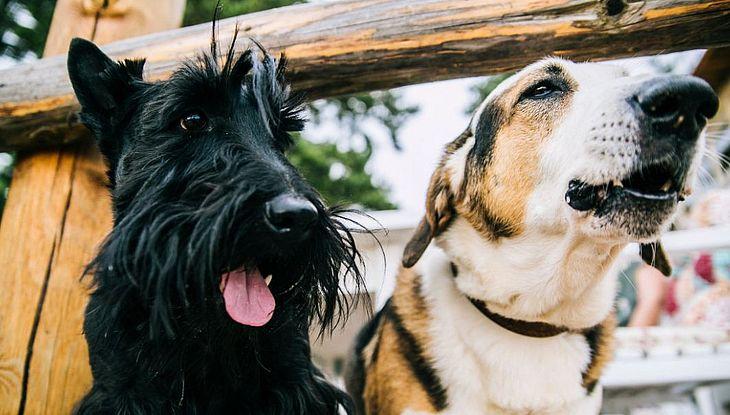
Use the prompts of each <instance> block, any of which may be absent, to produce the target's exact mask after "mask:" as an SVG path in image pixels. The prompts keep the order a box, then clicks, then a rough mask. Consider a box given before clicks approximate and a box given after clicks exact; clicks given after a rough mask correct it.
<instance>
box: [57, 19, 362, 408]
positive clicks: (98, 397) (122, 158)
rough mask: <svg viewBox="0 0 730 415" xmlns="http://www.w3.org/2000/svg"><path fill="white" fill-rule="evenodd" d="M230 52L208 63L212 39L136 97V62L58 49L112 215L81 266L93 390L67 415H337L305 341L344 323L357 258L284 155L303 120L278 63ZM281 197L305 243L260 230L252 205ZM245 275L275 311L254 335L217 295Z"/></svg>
mask: <svg viewBox="0 0 730 415" xmlns="http://www.w3.org/2000/svg"><path fill="white" fill-rule="evenodd" d="M214 30H215V29H214ZM233 44H235V38H234V40H233V42H232V44H231V47H230V49H229V51H228V53H227V54H226V56H223V57H220V56H218V52H217V48H216V40H215V38H214V39H213V43H212V45H213V46H212V47H211V52H210V53H206V54H202V55H201V56H199V57H198V58H197V59H196V60H192V61H189V62H187V63H185V64H184V65H183V66H182V68H181V69H179V70H177V71H176V72H175V73H174V74H173V75H172V77H171V78H170V79H169V80H166V81H161V82H156V83H150V82H145V81H144V80H143V79H142V69H143V66H144V61H143V60H132V61H130V60H127V61H124V62H119V63H117V62H113V61H112V60H110V59H109V58H108V57H106V56H105V55H104V54H103V53H102V52H101V51H100V50H99V49H98V48H97V47H96V46H94V45H93V44H92V43H91V42H88V41H84V40H81V39H74V40H73V41H72V42H71V48H70V51H69V55H68V68H69V75H70V78H71V81H72V84H73V86H74V90H75V92H76V95H77V97H78V99H79V101H80V102H81V106H82V111H81V120H82V121H83V122H84V124H86V125H87V126H88V127H89V128H90V129H91V130H92V132H93V133H94V135H95V136H96V138H97V141H98V145H99V148H100V150H101V151H102V153H103V155H104V156H105V158H106V161H107V163H108V167H109V174H108V176H109V181H110V188H111V194H112V199H113V209H114V228H113V229H112V231H111V233H110V234H109V236H108V237H107V239H106V240H105V242H104V243H103V245H102V247H101V249H100V251H99V253H98V255H97V257H96V258H95V259H94V260H93V263H92V264H91V265H90V266H89V270H90V272H93V277H94V285H95V290H94V292H93V293H92V295H91V299H90V302H89V304H88V307H87V310H86V319H85V323H84V332H85V335H86V339H87V342H88V345H89V360H90V364H91V368H92V372H93V376H94V384H93V387H92V389H91V391H90V392H89V393H88V394H87V395H86V396H85V397H84V398H83V400H82V401H81V402H80V403H79V404H78V406H77V409H76V411H77V413H79V414H91V413H117V414H163V413H164V414H218V413H221V414H223V413H257V414H258V413H262V414H270V413H271V414H273V413H276V414H305V413H306V414H334V413H336V412H337V411H338V407H340V406H342V407H344V408H345V410H346V411H347V412H348V413H350V412H352V410H353V408H352V402H351V400H350V398H349V397H348V396H347V395H346V394H345V393H344V392H342V391H340V390H339V389H337V388H336V387H334V386H333V385H331V384H329V383H328V382H327V381H326V380H325V379H324V378H323V376H322V374H321V373H320V371H319V370H318V369H317V368H316V367H315V366H314V365H313V363H312V362H311V356H310V345H309V340H308V328H309V325H310V323H315V324H317V323H318V324H320V327H321V328H322V330H325V329H326V328H328V327H332V326H333V325H336V324H337V321H339V320H340V318H341V317H343V316H344V315H346V313H347V310H348V308H349V305H350V304H348V303H347V301H346V300H345V299H344V298H345V297H344V296H342V295H340V294H342V293H341V292H340V288H339V287H340V284H339V282H340V281H339V279H340V275H341V274H342V270H344V272H345V273H346V274H348V275H349V276H350V277H351V278H353V279H354V281H355V282H356V285H357V286H358V287H360V284H362V276H361V274H360V272H359V271H358V268H357V267H356V265H358V264H359V262H361V261H360V258H359V254H358V252H357V250H356V249H355V245H354V242H353V238H352V235H351V234H350V232H349V231H348V229H346V227H345V226H344V225H343V224H342V223H341V221H339V220H338V212H336V211H332V210H328V209H327V208H326V207H325V206H324V204H323V202H322V201H321V198H320V197H319V195H318V194H317V192H316V191H315V190H314V189H312V188H311V186H309V185H308V184H307V183H306V182H305V180H304V179H303V178H302V177H301V176H300V175H299V173H298V172H297V171H296V170H295V169H294V168H293V167H292V166H291V165H290V164H289V162H288V161H287V160H286V158H285V156H284V151H285V150H286V149H287V148H288V147H289V146H290V145H291V144H292V138H291V137H290V135H289V132H291V131H298V130H301V128H302V126H303V119H302V118H301V115H300V114H301V113H300V110H301V105H300V101H299V100H298V99H296V97H295V96H294V95H292V94H291V93H290V91H289V87H288V86H287V84H286V83H285V81H284V77H283V76H284V60H283V58H282V59H281V60H279V62H278V64H277V62H276V60H274V59H273V58H271V57H270V56H269V55H268V54H266V53H265V51H263V49H262V50H261V54H262V55H263V56H262V57H260V54H259V52H254V51H251V50H248V51H246V52H244V53H242V54H240V55H237V54H236V53H234V49H233ZM219 60H222V61H223V62H222V63H219ZM191 112H195V113H200V114H203V115H204V116H205V117H207V124H206V127H205V128H204V129H202V130H200V131H197V132H190V131H186V130H184V129H183V128H181V127H180V120H181V117H184V116H185V115H186V114H189V113H191ZM286 192H295V193H296V194H298V195H302V196H304V197H305V198H306V199H308V200H309V201H311V202H312V203H313V204H314V205H315V206H316V208H317V211H318V214H319V218H318V222H316V223H315V225H314V227H313V228H312V229H311V233H310V236H309V237H308V239H306V240H303V241H289V240H286V238H284V239H282V238H280V237H279V238H277V236H276V235H274V234H273V233H272V232H271V230H270V229H269V228H268V227H267V226H264V224H263V213H262V211H263V205H264V203H265V202H266V201H268V200H270V199H272V198H273V197H275V196H277V195H279V194H282V193H286ZM251 264H254V265H257V266H258V267H259V268H260V269H261V270H262V274H264V275H266V274H269V273H271V274H273V281H272V283H271V291H272V292H273V294H274V297H275V299H276V304H277V306H276V309H275V312H274V315H273V317H272V319H271V321H269V322H268V323H267V324H266V325H265V326H263V327H258V328H257V327H248V326H244V325H241V324H238V323H236V322H234V321H233V320H232V319H231V318H230V317H229V316H228V315H227V314H226V312H225V310H224V305H223V299H222V295H221V293H220V291H219V288H218V286H219V283H220V277H221V275H222V274H223V273H225V272H226V271H227V270H234V269H238V268H241V267H242V266H246V265H251Z"/></svg>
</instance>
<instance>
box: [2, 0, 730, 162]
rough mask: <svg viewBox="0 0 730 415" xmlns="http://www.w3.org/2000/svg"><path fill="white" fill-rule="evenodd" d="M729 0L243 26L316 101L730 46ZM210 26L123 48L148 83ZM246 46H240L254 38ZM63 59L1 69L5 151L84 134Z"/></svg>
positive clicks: (477, 7)
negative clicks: (559, 60)
mask: <svg viewBox="0 0 730 415" xmlns="http://www.w3.org/2000/svg"><path fill="white" fill-rule="evenodd" d="M728 20H730V0H643V1H638V0H515V1H503V0H398V1H392V0H349V1H343V2H338V3H324V4H323V3H313V4H302V5H295V6H290V7H284V8H280V9H274V10H268V11H265V12H260V13H255V14H251V15H247V16H240V17H238V18H232V19H227V20H224V21H222V22H221V23H220V40H221V41H222V42H223V43H227V42H229V41H230V39H231V36H232V33H233V30H234V27H235V26H236V23H238V25H239V27H240V29H241V34H242V36H243V37H254V38H256V39H258V40H259V41H261V43H263V44H264V45H265V46H266V47H268V48H270V49H271V50H272V51H275V52H280V51H285V52H286V54H287V55H288V56H289V58H290V59H291V63H292V64H291V68H292V72H291V79H292V80H293V81H294V84H295V87H297V88H299V89H302V90H305V91H308V93H309V97H310V98H320V97H326V96H334V95H339V94H345V93H351V92H359V91H367V90H374V89H382V88H392V87H397V86H402V85H407V84H413V83H419V82H427V81H436V80H442V79H449V78H456V77H465V76H474V75H485V74H490V73H498V72H503V71H507V70H512V69H515V68H518V67H521V66H523V65H525V64H527V63H530V62H532V61H534V60H536V59H539V58H540V57H543V56H545V55H549V54H553V55H559V56H566V57H570V58H573V59H578V60H585V59H609V58H617V57H627V56H635V55H641V54H654V53H665V52H672V51H680V50H687V49H693V48H705V47H719V46H723V45H728V44H730V25H728V23H727V22H728ZM209 41H210V25H209V24H203V25H199V26H193V27H188V28H184V29H179V30H175V31H170V32H165V33H157V34H154V35H150V36H145V37H141V38H136V39H129V40H125V41H123V42H119V43H114V44H112V45H109V47H107V48H105V49H106V51H107V52H108V53H111V54H112V55H114V56H117V57H147V58H148V59H149V62H150V63H149V65H148V78H149V79H162V78H165V77H166V76H169V74H170V72H171V71H172V70H174V68H175V67H176V66H177V64H178V62H179V61H180V60H181V59H184V58H186V57H190V56H192V55H193V54H195V53H196V52H198V51H200V50H202V49H205V48H207V47H208V43H209ZM244 43H245V42H242V43H241V45H240V47H241V48H243V47H245V46H246V45H245V44H244ZM76 105H77V104H76V102H75V100H74V98H73V95H72V94H71V88H70V86H69V81H68V80H67V75H66V71H65V65H64V58H63V57H57V58H51V59H44V60H42V61H40V62H33V63H31V64H27V65H21V66H18V67H14V68H11V69H8V70H6V71H2V72H0V149H5V150H8V149H18V148H38V147H45V146H49V145H57V144H63V143H66V142H68V141H73V140H75V139H76V137H77V136H78V134H79V132H80V131H82V130H81V129H79V128H78V126H77V122H76V119H75V117H74V116H73V113H74V111H75V110H76Z"/></svg>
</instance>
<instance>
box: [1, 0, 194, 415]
mask: <svg viewBox="0 0 730 415" xmlns="http://www.w3.org/2000/svg"><path fill="white" fill-rule="evenodd" d="M116 3H117V2H114V1H112V2H94V1H85V0H58V2H57V4H56V9H55V11H54V15H53V21H52V24H51V30H50V33H49V36H48V40H47V42H46V50H45V53H44V55H45V56H51V55H56V54H63V53H66V50H67V48H68V44H69V42H70V40H71V38H73V37H75V36H78V37H84V38H87V39H91V40H94V41H95V42H97V43H107V42H110V41H114V40H119V39H122V38H126V37H131V36H138V35H143V34H146V33H151V32H157V31H162V30H167V29H171V28H175V27H179V26H180V24H181V22H182V16H183V11H184V7H185V1H184V0H156V1H155V2H154V7H151V6H152V4H151V2H149V1H147V0H125V1H123V2H118V3H120V4H121V3H124V8H123V9H114V7H115V6H118V4H116ZM95 4H96V5H97V7H99V8H98V9H94V8H93V7H94V5H95ZM104 5H111V7H112V8H111V9H109V10H106V9H104ZM104 183H105V175H104V166H103V163H102V160H101V157H100V155H99V154H98V152H97V150H96V148H95V146H94V145H92V144H91V141H90V138H89V137H88V133H87V137H86V139H85V140H83V142H82V143H80V144H79V145H77V146H74V147H72V148H67V149H64V150H48V151H43V152H39V153H35V154H32V155H29V154H21V155H19V157H18V163H17V166H16V168H15V172H14V177H13V181H12V185H11V188H10V194H9V195H8V201H7V204H6V207H5V212H4V215H3V218H2V224H1V225H0V270H2V272H0V292H2V297H0V414H23V413H28V414H40V413H50V414H60V413H69V412H70V411H71V409H72V408H73V405H74V404H75V402H76V401H77V400H78V399H79V398H80V397H81V396H82V395H83V394H84V392H86V390H87V389H88V387H89V385H90V373H89V368H88V356H87V350H86V343H85V341H84V339H83V336H82V333H81V327H82V321H83V311H84V306H85V304H86V297H87V289H88V288H87V284H82V282H81V281H80V280H79V278H80V276H81V273H82V270H83V268H84V266H85V264H86V263H87V262H88V261H89V260H90V259H91V257H92V255H93V253H94V251H95V249H96V247H97V245H98V244H99V242H100V241H101V239H102V238H103V237H104V235H105V234H106V233H107V232H108V230H109V227H110V225H111V212H110V208H109V196H108V192H107V190H106V188H105V187H104Z"/></svg>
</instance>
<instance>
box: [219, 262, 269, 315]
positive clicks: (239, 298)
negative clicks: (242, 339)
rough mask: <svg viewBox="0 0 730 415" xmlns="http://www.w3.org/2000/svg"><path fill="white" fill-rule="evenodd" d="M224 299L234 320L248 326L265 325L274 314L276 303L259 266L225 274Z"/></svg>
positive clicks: (227, 309)
mask: <svg viewBox="0 0 730 415" xmlns="http://www.w3.org/2000/svg"><path fill="white" fill-rule="evenodd" d="M222 278H223V281H222V283H223V284H224V287H223V300H224V301H225V303H226V311H227V312H228V315H229V316H231V318H232V319H233V320H235V321H236V322H238V323H241V324H245V325H247V326H256V327H259V326H263V325H264V324H266V323H268V322H269V320H271V316H272V315H274V307H275V306H276V303H275V301H274V296H273V295H272V294H271V290H269V287H268V286H267V285H266V281H264V278H263V277H262V276H261V272H259V270H258V268H254V269H252V270H248V271H246V270H243V269H241V270H238V271H233V272H229V273H227V274H225V275H223V277H222Z"/></svg>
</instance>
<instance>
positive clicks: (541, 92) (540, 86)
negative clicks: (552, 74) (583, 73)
mask: <svg viewBox="0 0 730 415" xmlns="http://www.w3.org/2000/svg"><path fill="white" fill-rule="evenodd" d="M561 92H563V88H562V87H561V86H560V85H558V84H557V83H556V82H554V81H551V80H549V79H546V80H544V81H540V82H538V83H536V84H535V85H533V86H531V87H530V88H528V89H527V90H526V91H525V92H523V93H522V96H521V97H520V100H524V99H532V100H538V99H546V98H551V97H553V96H554V95H556V94H558V93H561Z"/></svg>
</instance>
